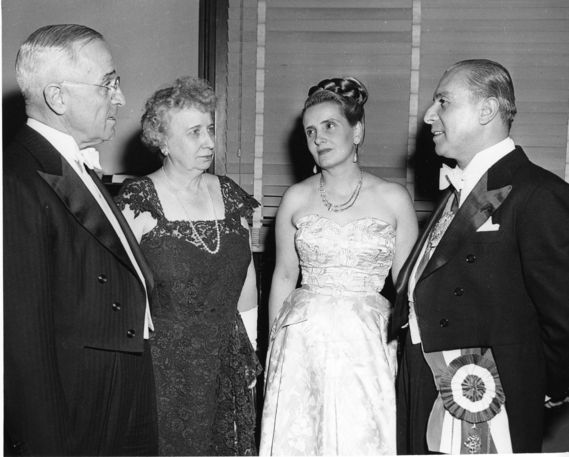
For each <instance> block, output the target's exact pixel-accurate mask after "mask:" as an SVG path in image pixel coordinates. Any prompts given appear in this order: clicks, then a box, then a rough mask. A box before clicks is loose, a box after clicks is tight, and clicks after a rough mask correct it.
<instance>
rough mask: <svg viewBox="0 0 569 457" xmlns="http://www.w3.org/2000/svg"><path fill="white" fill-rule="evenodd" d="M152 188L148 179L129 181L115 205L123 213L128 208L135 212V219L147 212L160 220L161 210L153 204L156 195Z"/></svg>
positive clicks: (116, 198)
mask: <svg viewBox="0 0 569 457" xmlns="http://www.w3.org/2000/svg"><path fill="white" fill-rule="evenodd" d="M151 186H152V182H151V181H150V178H148V177H142V178H134V179H127V180H125V182H124V184H123V185H122V187H121V189H120V191H119V193H118V196H117V197H115V203H116V204H117V206H118V207H119V209H120V210H121V211H124V209H125V208H126V207H127V206H128V207H129V208H130V209H131V210H132V211H133V212H134V217H138V216H139V215H140V214H141V213H145V212H146V213H150V215H151V216H152V217H153V218H154V219H159V218H160V210H159V208H158V206H157V205H156V204H154V203H153V200H154V194H153V192H152V191H151V190H152V189H151Z"/></svg>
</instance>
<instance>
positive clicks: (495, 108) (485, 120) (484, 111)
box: [480, 97, 500, 125]
mask: <svg viewBox="0 0 569 457" xmlns="http://www.w3.org/2000/svg"><path fill="white" fill-rule="evenodd" d="M499 115H500V105H499V103H498V100H497V99H496V98H495V97H488V98H486V99H484V100H483V101H482V105H481V107H480V124H482V125H486V124H489V123H490V122H491V121H492V120H493V119H494V118H495V117H496V116H499Z"/></svg>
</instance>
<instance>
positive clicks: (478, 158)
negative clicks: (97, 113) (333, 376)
mask: <svg viewBox="0 0 569 457" xmlns="http://www.w3.org/2000/svg"><path fill="white" fill-rule="evenodd" d="M515 113H516V106H515V98H514V88H513V84H512V80H511V77H510V75H509V73H508V71H507V70H506V69H505V68H504V67H503V66H502V65H500V64H498V63H496V62H492V61H489V60H484V59H477V60H466V61H461V62H458V63H456V64H454V65H453V66H451V67H450V68H449V69H447V70H446V71H445V73H444V74H443V76H442V79H441V80H440V82H439V85H438V87H437V89H436V90H435V93H434V99H433V104H432V105H431V107H430V108H429V109H428V110H427V112H426V114H425V119H424V120H425V122H426V123H427V124H428V125H430V126H431V132H432V134H433V141H434V142H435V150H436V153H437V154H438V155H439V156H441V157H444V158H448V159H454V160H455V161H456V164H457V167H456V168H454V169H450V170H449V169H446V170H445V171H447V172H446V173H443V174H442V179H441V184H443V187H444V186H447V190H446V191H445V193H444V195H443V198H442V200H441V202H440V203H439V205H438V207H437V208H436V209H435V211H434V213H433V215H432V218H431V220H430V221H429V223H428V225H427V227H426V230H425V232H424V233H423V235H422V236H421V237H420V239H419V240H418V241H417V244H416V245H415V247H414V249H413V251H412V252H411V254H410V257H409V259H408V261H407V263H406V265H405V266H404V267H403V269H402V271H401V274H400V275H399V282H398V284H397V290H398V297H397V302H396V305H395V310H394V314H393V321H392V331H393V333H395V332H397V331H398V330H399V329H400V328H401V327H404V326H405V324H407V323H408V324H409V325H408V327H409V330H408V332H407V335H406V340H405V347H404V352H403V359H402V362H401V366H400V372H399V375H398V401H399V403H398V451H399V453H402V454H424V453H428V452H429V451H433V452H443V453H452V454H458V453H511V452H539V451H541V443H542V436H543V432H542V427H543V426H542V422H543V410H544V399H545V401H547V402H548V403H547V405H553V404H559V403H560V402H563V401H567V397H568V395H569V184H567V183H566V182H564V181H563V180H562V179H560V178H559V177H557V176H555V175H554V174H552V173H550V172H548V171H546V170H544V169H542V168H540V167H538V166H536V165H535V164H533V163H532V162H530V161H529V160H528V158H527V156H526V154H525V153H524V151H523V150H522V148H520V147H519V146H515V145H514V142H513V141H512V139H511V138H510V137H509V132H510V126H511V124H512V121H513V118H514V115H515Z"/></svg>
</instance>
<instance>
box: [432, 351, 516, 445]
mask: <svg viewBox="0 0 569 457" xmlns="http://www.w3.org/2000/svg"><path fill="white" fill-rule="evenodd" d="M424 355H425V360H426V361H427V363H428V365H429V367H430V368H431V371H432V372H433V377H434V379H435V384H436V386H437V390H438V393H439V394H438V396H437V399H436V400H435V403H434V405H433V409H432V410H431V414H430V416H429V422H428V425H427V444H428V447H429V450H431V451H434V452H442V453H446V454H494V453H512V444H511V439H510V430H509V425H508V415H507V413H506V406H505V401H506V397H505V394H504V390H503V388H502V383H501V382H500V376H499V374H498V369H497V367H496V362H495V361H494V356H493V354H492V350H491V349H490V348H469V349H462V350H453V351H441V352H430V353H427V352H425V353H424Z"/></svg>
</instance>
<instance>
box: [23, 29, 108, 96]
mask: <svg viewBox="0 0 569 457" xmlns="http://www.w3.org/2000/svg"><path fill="white" fill-rule="evenodd" d="M94 40H104V38H103V35H101V34H100V33H99V32H97V31H96V30H93V29H91V28H89V27H86V26H84V25H77V24H58V25H48V26H45V27H41V28H39V29H38V30H36V31H35V32H34V33H32V34H31V35H30V36H29V37H28V39H27V40H26V41H25V42H24V43H23V44H22V46H20V50H19V51H18V55H17V57H16V79H17V81H18V85H19V86H20V90H21V91H22V94H23V96H24V99H25V101H26V106H28V105H30V104H31V105H41V104H43V91H44V89H45V87H46V86H47V85H48V84H50V83H55V82H60V81H61V80H62V79H64V76H63V75H66V74H69V73H70V72H71V71H72V69H73V66H74V64H75V63H76V62H77V60H78V57H79V50H80V49H81V47H83V46H84V45H86V44H88V43H90V42H91V41H94Z"/></svg>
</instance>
